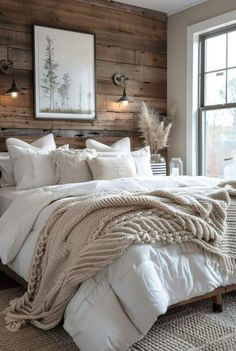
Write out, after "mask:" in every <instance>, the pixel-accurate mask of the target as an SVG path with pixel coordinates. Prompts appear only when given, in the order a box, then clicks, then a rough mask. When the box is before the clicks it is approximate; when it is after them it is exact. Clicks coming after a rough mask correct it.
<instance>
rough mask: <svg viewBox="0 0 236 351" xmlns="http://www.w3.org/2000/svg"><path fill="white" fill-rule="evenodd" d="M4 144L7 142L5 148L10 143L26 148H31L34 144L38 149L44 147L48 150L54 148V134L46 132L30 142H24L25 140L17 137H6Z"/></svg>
mask: <svg viewBox="0 0 236 351" xmlns="http://www.w3.org/2000/svg"><path fill="white" fill-rule="evenodd" d="M6 144H7V148H8V147H9V146H11V145H14V146H21V147H24V148H28V147H30V148H32V147H33V146H34V147H36V148H38V149H44V150H49V151H51V150H54V149H56V144H55V140H54V135H53V134H52V133H50V134H47V135H45V136H43V137H42V138H39V139H37V140H35V141H34V142H33V143H31V144H29V143H26V142H25V141H23V140H20V139H17V138H8V139H7V140H6Z"/></svg>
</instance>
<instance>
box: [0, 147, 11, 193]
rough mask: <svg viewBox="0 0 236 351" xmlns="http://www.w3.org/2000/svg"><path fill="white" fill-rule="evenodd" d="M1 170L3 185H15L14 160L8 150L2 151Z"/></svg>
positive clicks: (1, 183) (0, 156) (0, 179)
mask: <svg viewBox="0 0 236 351" xmlns="http://www.w3.org/2000/svg"><path fill="white" fill-rule="evenodd" d="M0 171H1V178H0V185H1V187H4V186H12V185H15V180H14V172H13V167H12V162H11V159H10V155H9V153H8V152H0Z"/></svg>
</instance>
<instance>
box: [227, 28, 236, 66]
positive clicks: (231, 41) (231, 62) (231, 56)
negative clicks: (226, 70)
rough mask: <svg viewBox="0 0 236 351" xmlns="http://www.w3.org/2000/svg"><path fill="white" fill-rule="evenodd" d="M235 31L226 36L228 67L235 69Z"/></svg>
mask: <svg viewBox="0 0 236 351" xmlns="http://www.w3.org/2000/svg"><path fill="white" fill-rule="evenodd" d="M235 43H236V31H233V32H230V33H229V34H228V67H233V66H234V67H236V45H235Z"/></svg>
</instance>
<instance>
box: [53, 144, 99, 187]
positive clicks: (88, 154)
mask: <svg viewBox="0 0 236 351" xmlns="http://www.w3.org/2000/svg"><path fill="white" fill-rule="evenodd" d="M51 157H52V160H53V163H54V164H55V167H56V178H57V183H59V184H68V183H80V182H88V181H90V180H92V179H93V177H92V173H91V171H90V169H89V166H88V164H87V162H86V159H88V158H89V159H90V158H92V157H96V151H95V150H88V149H83V150H74V149H69V150H59V149H57V150H55V151H52V152H51Z"/></svg>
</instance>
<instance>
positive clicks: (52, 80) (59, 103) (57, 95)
mask: <svg viewBox="0 0 236 351" xmlns="http://www.w3.org/2000/svg"><path fill="white" fill-rule="evenodd" d="M94 46H95V41H94V35H93V34H86V33H80V32H76V31H71V30H69V31H67V30H64V29H56V28H49V27H43V26H38V25H35V26H34V51H35V60H34V64H35V117H36V118H49V119H54V118H57V119H91V120H93V119H95V110H96V101H95V86H96V78H95V70H94V65H95V56H94Z"/></svg>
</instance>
